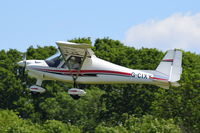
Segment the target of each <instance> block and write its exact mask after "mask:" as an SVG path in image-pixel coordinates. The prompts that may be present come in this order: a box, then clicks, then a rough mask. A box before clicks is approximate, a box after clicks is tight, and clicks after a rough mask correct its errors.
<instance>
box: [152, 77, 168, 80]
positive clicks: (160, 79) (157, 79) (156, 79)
mask: <svg viewBox="0 0 200 133" xmlns="http://www.w3.org/2000/svg"><path fill="white" fill-rule="evenodd" d="M150 78H151V79H156V80H167V79H162V78H157V77H150Z"/></svg>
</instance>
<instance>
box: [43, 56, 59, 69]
mask: <svg viewBox="0 0 200 133" xmlns="http://www.w3.org/2000/svg"><path fill="white" fill-rule="evenodd" d="M61 60H62V58H61V55H60V53H56V54H55V55H53V56H51V57H49V58H47V59H46V60H45V61H46V63H47V64H48V66H49V67H58V65H59V64H60V63H61Z"/></svg>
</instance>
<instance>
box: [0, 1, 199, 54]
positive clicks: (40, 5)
mask: <svg viewBox="0 0 200 133" xmlns="http://www.w3.org/2000/svg"><path fill="white" fill-rule="evenodd" d="M199 5H200V1H199V0H162V1H161V0H123V1H122V0H84V1H83V0H56V1H55V0H29V1H27V0H18V1H11V0H7V1H3V0H1V1H0V41H1V44H0V49H5V50H9V49H10V48H12V49H17V50H19V51H22V52H25V51H26V49H27V48H28V47H29V46H30V45H33V46H34V47H36V46H37V45H40V46H50V45H52V46H56V44H55V42H56V41H67V40H70V39H73V38H77V37H91V39H92V40H93V41H94V40H95V39H96V38H103V37H109V38H111V39H114V40H120V41H121V42H123V43H124V44H125V45H128V46H131V47H135V48H141V47H147V48H157V49H160V50H163V51H166V50H168V49H173V48H178V49H183V50H186V51H191V52H195V53H197V54H200V8H199ZM93 43H94V42H93Z"/></svg>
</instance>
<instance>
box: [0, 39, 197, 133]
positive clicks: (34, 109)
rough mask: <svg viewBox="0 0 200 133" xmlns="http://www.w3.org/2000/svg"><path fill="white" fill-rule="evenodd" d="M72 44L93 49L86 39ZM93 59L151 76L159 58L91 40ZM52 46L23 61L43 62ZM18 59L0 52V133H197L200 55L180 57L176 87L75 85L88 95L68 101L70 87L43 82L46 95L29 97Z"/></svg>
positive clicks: (150, 51) (107, 41)
mask: <svg viewBox="0 0 200 133" xmlns="http://www.w3.org/2000/svg"><path fill="white" fill-rule="evenodd" d="M68 41H71V42H78V43H87V44H92V42H91V39H90V38H75V39H72V40H68ZM92 49H93V51H94V52H95V55H96V56H97V57H99V58H101V59H104V60H107V61H110V62H113V63H115V64H118V65H122V66H125V67H129V68H132V69H146V70H154V69H155V68H156V67H157V65H158V64H159V62H160V60H161V59H162V58H163V56H164V54H165V53H164V52H162V51H160V50H158V49H155V48H151V49H149V48H141V49H136V48H134V47H128V46H125V45H124V44H123V43H121V42H120V41H118V40H112V39H110V38H99V39H96V40H95V42H94V45H93V48H92ZM56 51H57V50H56V48H55V47H53V46H45V47H40V46H37V47H36V48H34V47H33V46H30V47H29V48H28V49H27V51H26V55H27V59H45V58H47V57H49V56H51V55H53V54H55V53H56ZM22 59H23V53H22V52H20V51H18V50H16V49H10V50H8V51H5V50H1V51H0V132H20V133H21V132H22V133H25V132H26V133H27V132H30V133H31V132H33V133H36V132H44V133H47V132H48V133H51V132H52V133H54V132H56V133H59V132H61V133H62V132H67V133H70V132H72V133H79V132H97V133H101V132H116V133H118V132H120V133H121V132H122V133H129V132H135V133H139V132H141V133H146V132H151V133H154V132H155V133H156V132H163V133H180V132H183V133H186V132H187V133H188V132H189V133H190V132H191V133H198V132H199V131H200V55H199V54H195V53H191V52H185V51H183V64H182V67H183V73H182V76H181V80H180V82H179V83H180V84H181V86H180V87H171V88H170V89H162V88H159V87H157V86H153V85H138V84H122V85H120V84H117V85H80V88H85V90H86V92H87V95H86V96H84V97H82V98H81V99H80V100H77V101H76V100H73V99H72V98H71V97H70V96H69V95H68V94H67V89H68V88H70V87H72V84H69V83H64V82H58V81H44V83H43V87H44V88H46V89H47V91H46V92H45V93H43V94H40V95H32V94H31V93H30V91H29V90H28V89H27V87H29V86H31V85H34V84H35V82H36V79H34V78H30V77H28V78H27V73H25V74H24V75H20V74H19V73H20V71H21V69H20V67H19V66H18V65H17V62H18V61H20V60H22Z"/></svg>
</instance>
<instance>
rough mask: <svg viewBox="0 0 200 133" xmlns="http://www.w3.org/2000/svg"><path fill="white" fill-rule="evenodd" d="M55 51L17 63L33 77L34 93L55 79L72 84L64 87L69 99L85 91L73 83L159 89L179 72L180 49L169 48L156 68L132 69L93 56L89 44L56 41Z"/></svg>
mask: <svg viewBox="0 0 200 133" xmlns="http://www.w3.org/2000/svg"><path fill="white" fill-rule="evenodd" d="M56 44H57V46H58V49H59V52H58V53H57V54H55V55H53V56H51V57H50V58H47V59H46V60H26V59H24V60H23V61H20V62H18V64H19V65H20V66H21V67H25V69H26V70H27V71H28V75H29V76H32V77H35V78H36V79H37V82H36V85H33V86H31V87H30V91H32V92H35V93H42V92H45V89H44V88H42V87H41V86H42V82H43V81H44V80H58V81H64V82H69V83H73V85H74V88H71V89H69V90H68V94H69V95H70V96H71V97H72V98H73V99H79V98H80V97H81V96H83V95H85V94H86V92H85V91H84V90H82V89H79V88H77V84H135V83H137V84H151V85H156V86H159V87H162V88H169V86H178V85H179V84H178V83H177V81H179V80H180V76H181V73H182V67H181V64H182V52H181V51H180V50H169V51H168V52H167V53H166V55H165V56H164V58H163V60H161V62H160V64H159V65H158V67H157V68H156V70H133V69H129V68H126V67H123V66H119V65H116V64H113V63H111V62H108V61H105V60H102V59H100V58H97V57H96V56H95V55H94V52H93V51H92V50H91V47H92V46H91V45H88V44H79V43H72V42H64V41H57V42H56Z"/></svg>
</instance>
